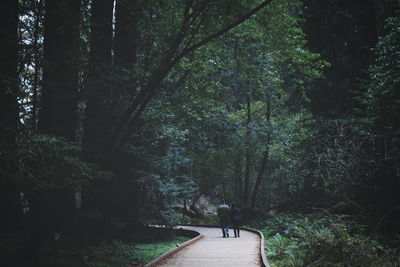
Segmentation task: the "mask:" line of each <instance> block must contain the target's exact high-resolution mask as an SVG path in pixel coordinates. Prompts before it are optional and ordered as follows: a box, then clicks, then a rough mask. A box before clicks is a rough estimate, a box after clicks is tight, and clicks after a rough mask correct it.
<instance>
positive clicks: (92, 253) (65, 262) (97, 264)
mask: <svg viewBox="0 0 400 267" xmlns="http://www.w3.org/2000/svg"><path fill="white" fill-rule="evenodd" d="M189 239H190V238H189V237H181V236H175V237H174V238H172V239H169V240H166V241H159V242H153V243H134V242H125V241H121V240H114V241H112V242H111V243H102V244H99V245H96V246H88V247H85V248H75V249H72V248H71V249H59V250H58V252H57V260H56V261H55V257H54V251H53V250H49V251H48V253H44V255H42V257H41V260H40V263H41V266H54V265H57V266H90V267H112V266H143V265H144V264H145V263H148V262H150V261H152V260H153V259H155V258H157V257H159V256H160V255H162V254H164V253H166V252H168V251H170V250H172V249H174V248H175V247H177V245H179V244H182V243H184V242H185V241H187V240H189Z"/></svg>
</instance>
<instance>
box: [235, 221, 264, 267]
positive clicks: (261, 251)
mask: <svg viewBox="0 0 400 267" xmlns="http://www.w3.org/2000/svg"><path fill="white" fill-rule="evenodd" d="M240 228H241V229H243V230H247V231H249V232H253V233H255V234H258V235H259V236H260V243H261V244H260V257H261V264H262V266H263V267H271V266H270V265H269V263H268V260H267V255H266V254H265V238H264V234H263V233H261V232H260V231H258V230H257V229H253V228H248V227H240Z"/></svg>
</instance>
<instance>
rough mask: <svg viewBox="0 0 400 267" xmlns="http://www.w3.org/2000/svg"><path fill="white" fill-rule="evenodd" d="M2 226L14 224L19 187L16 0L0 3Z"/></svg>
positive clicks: (0, 175) (6, 226)
mask: <svg viewBox="0 0 400 267" xmlns="http://www.w3.org/2000/svg"><path fill="white" fill-rule="evenodd" d="M0 6H1V7H2V10H3V12H4V13H3V15H2V16H1V18H0V151H1V152H0V154H1V156H0V197H1V198H0V209H1V211H2V214H3V220H1V225H0V227H1V228H2V229H7V230H8V229H9V227H15V226H16V225H15V219H16V218H17V216H18V211H20V209H19V210H18V204H19V203H18V197H19V196H18V191H17V189H16V187H15V185H14V181H13V178H14V176H13V175H14V173H15V167H14V166H15V162H14V161H13V160H12V157H11V156H10V154H12V151H13V150H15V149H16V146H15V145H16V143H15V140H16V136H17V127H18V105H17V96H18V82H17V1H15V0H7V1H4V2H2V3H1V4H0Z"/></svg>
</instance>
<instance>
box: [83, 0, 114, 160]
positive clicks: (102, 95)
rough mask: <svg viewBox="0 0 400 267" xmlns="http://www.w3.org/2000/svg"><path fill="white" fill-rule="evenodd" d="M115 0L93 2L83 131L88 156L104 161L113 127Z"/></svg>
mask: <svg viewBox="0 0 400 267" xmlns="http://www.w3.org/2000/svg"><path fill="white" fill-rule="evenodd" d="M113 4H114V1H113V0H94V1H93V2H92V17H91V24H92V26H91V40H90V62H89V71H88V81H87V104H86V113H85V123H84V134H83V149H84V158H85V159H86V160H89V161H95V162H98V163H100V162H99V161H101V160H102V157H104V155H105V154H106V152H105V151H107V144H106V140H107V137H108V135H109V133H110V131H111V128H112V114H111V112H110V109H111V108H112V107H110V105H108V104H109V102H108V101H109V99H110V92H111V90H110V86H111V84H110V82H109V80H108V77H109V75H110V72H111V45H112V16H113Z"/></svg>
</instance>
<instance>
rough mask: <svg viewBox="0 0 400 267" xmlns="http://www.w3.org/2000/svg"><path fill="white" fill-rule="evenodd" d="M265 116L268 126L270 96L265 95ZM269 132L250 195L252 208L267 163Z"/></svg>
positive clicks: (254, 204) (269, 120)
mask: <svg viewBox="0 0 400 267" xmlns="http://www.w3.org/2000/svg"><path fill="white" fill-rule="evenodd" d="M265 117H266V121H267V125H268V127H270V126H271V124H270V122H271V100H270V97H267V112H266V115H265ZM269 132H270V129H268V133H267V138H266V140H265V151H264V155H263V159H262V161H261V166H260V169H259V171H258V173H257V178H256V183H255V185H254V189H253V194H252V196H251V207H252V208H254V207H255V206H256V201H257V193H258V190H259V188H260V185H261V180H262V178H263V176H264V172H265V168H266V166H267V163H268V158H269V145H270V142H271V136H270V135H271V134H270V133H269Z"/></svg>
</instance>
